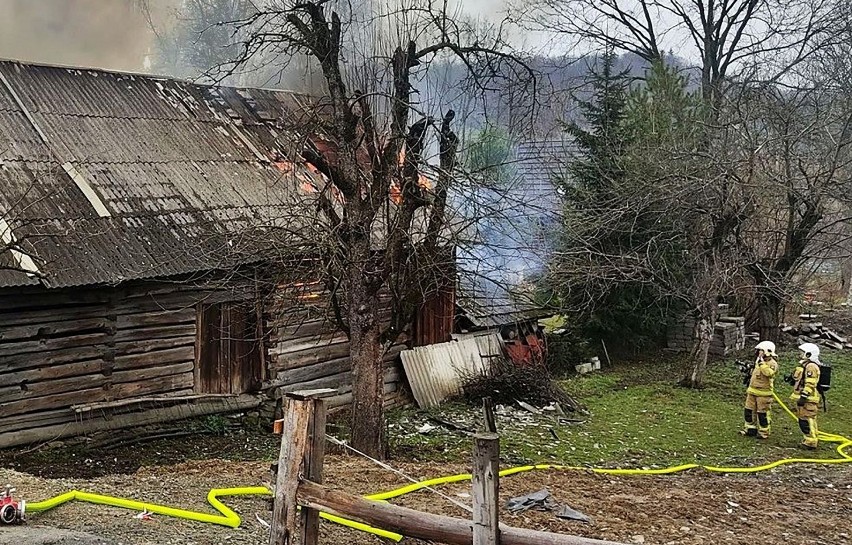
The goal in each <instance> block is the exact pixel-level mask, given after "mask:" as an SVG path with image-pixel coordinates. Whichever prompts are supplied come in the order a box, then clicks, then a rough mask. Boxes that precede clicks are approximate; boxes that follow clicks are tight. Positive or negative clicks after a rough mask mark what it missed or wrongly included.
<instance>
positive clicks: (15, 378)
mask: <svg viewBox="0 0 852 545" xmlns="http://www.w3.org/2000/svg"><path fill="white" fill-rule="evenodd" d="M103 365H104V362H103V360H101V359H95V360H86V361H79V362H75V363H68V364H65V365H52V366H49V367H48V366H42V367H37V368H33V369H22V370H17V369H15V370H9V371H6V372H0V386H12V385H19V384H21V383H31V382H38V381H41V380H55V379H60V378H66V377H76V376H79V375H86V374H90V373H100V372H101V371H102V370H103Z"/></svg>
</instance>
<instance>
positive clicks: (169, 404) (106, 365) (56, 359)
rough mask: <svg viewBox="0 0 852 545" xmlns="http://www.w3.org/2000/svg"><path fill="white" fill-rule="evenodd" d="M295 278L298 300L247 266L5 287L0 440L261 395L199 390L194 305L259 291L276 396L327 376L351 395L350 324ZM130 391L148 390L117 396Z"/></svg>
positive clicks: (392, 386)
mask: <svg viewBox="0 0 852 545" xmlns="http://www.w3.org/2000/svg"><path fill="white" fill-rule="evenodd" d="M300 290H301V294H300V295H299V297H298V300H294V299H293V297H292V290H290V289H284V288H282V289H280V290H276V291H275V293H273V294H272V295H271V296H268V297H265V298H264V297H261V296H260V295H259V293H258V288H257V286H256V285H255V284H254V283H253V282H252V281H251V280H250V276H248V277H246V278H245V279H244V280H243V281H242V282H241V283H239V284H236V283H235V282H231V283H229V284H223V283H222V282H221V281H210V283H209V284H201V283H199V282H165V281H161V282H154V281H152V282H143V283H136V284H130V285H125V286H120V287H117V288H109V287H103V288H86V289H83V288H81V289H73V290H55V291H48V290H43V289H30V288H27V289H15V290H10V289H7V290H0V448H5V447H9V446H14V445H18V444H25V443H32V442H39V441H49V440H53V439H58V438H60V437H68V436H74V435H81V434H85V433H90V432H94V431H103V430H106V429H117V428H121V427H127V426H133V425H139V424H141V423H146V424H149V423H154V422H163V421H167V420H177V419H180V418H186V417H189V416H196V415H199V414H213V413H216V412H229V411H234V410H243V409H245V408H247V407H249V406H257V405H258V404H259V403H260V401H259V400H258V399H257V398H251V397H250V396H245V395H237V393H235V394H234V395H232V396H221V397H219V398H217V397H216V396H206V397H203V398H202V397H201V396H200V395H199V394H205V393H207V392H201V391H200V390H199V387H198V385H199V382H198V372H197V371H198V353H199V342H200V340H199V338H198V335H197V332H198V323H199V310H198V309H199V305H208V304H213V303H222V302H235V301H244V302H252V303H250V304H254V303H253V302H254V301H258V300H260V301H262V302H263V307H262V311H263V318H264V319H263V322H264V327H263V333H264V334H265V336H264V339H263V341H264V342H263V344H262V346H263V347H264V354H263V361H264V362H265V371H266V373H265V375H266V380H265V381H264V383H263V385H262V390H263V391H264V392H265V393H267V394H269V395H268V398H269V399H272V400H275V399H277V398H280V396H281V395H282V394H283V393H284V392H290V391H296V390H306V389H315V388H331V389H333V390H334V393H332V394H330V396H329V397H328V399H327V400H326V402H327V405H328V407H329V408H330V409H335V408H341V407H344V406H347V405H349V404H351V402H352V377H351V365H350V361H349V343H348V342H347V339H346V335H345V334H343V333H340V332H338V331H337V328H336V326H335V325H334V324H333V322H332V321H331V320H329V319H328V318H327V317H326V316H325V312H326V311H327V304H326V303H327V299H326V294H325V293H324V292H323V291H322V290H321V289H318V288H317V287H316V286H308V288H307V289H304V287H302V288H300ZM405 341H406V339H404V338H403V339H400V341H399V342H398V343H397V344H396V345H394V346H393V347H391V348H390V349H389V350H388V352H387V353H386V355H385V358H384V361H385V387H384V389H385V406H386V407H396V406H400V405H403V404H406V403H408V402H409V399H410V398H409V397H408V395H407V394H406V393H405V389H404V387H403V384H404V378H403V375H402V369H401V366H400V365H399V363H398V361H399V358H398V355H399V352H400V351H402V350H403V349H404V348H405V345H404V343H405ZM169 397H173V398H178V399H175V400H174V401H169V400H168V399H165V398H169ZM151 398H153V400H152V399H151ZM191 398H198V399H196V400H195V401H187V400H188V399H191ZM134 399H145V400H146V401H145V402H144V403H142V402H140V403H126V404H125V403H116V402H117V401H118V402H120V401H123V400H134ZM80 406H86V410H80V408H79V407H80ZM72 407H77V409H76V410H75V409H74V408H72Z"/></svg>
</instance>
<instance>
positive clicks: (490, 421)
mask: <svg viewBox="0 0 852 545" xmlns="http://www.w3.org/2000/svg"><path fill="white" fill-rule="evenodd" d="M482 416H483V418H484V420H485V431H487V432H491V433H497V420H495V419H494V402H493V401H491V398H490V397H483V398H482Z"/></svg>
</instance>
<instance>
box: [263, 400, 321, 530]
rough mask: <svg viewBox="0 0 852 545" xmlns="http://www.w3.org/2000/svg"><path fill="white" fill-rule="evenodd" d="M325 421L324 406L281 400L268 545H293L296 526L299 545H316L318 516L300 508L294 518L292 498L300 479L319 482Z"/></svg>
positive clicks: (300, 401)
mask: <svg viewBox="0 0 852 545" xmlns="http://www.w3.org/2000/svg"><path fill="white" fill-rule="evenodd" d="M325 420H326V417H325V403H324V402H323V401H322V400H321V399H316V398H313V397H310V396H307V397H306V396H301V395H298V394H290V395H287V396H286V397H285V398H284V418H283V420H282V422H281V451H280V453H279V455H278V476H277V478H276V484H275V503H274V506H273V511H272V526H271V529H270V533H269V544H270V545H291V544H294V543H295V541H294V539H295V534H296V531H295V530H296V526H297V524H298V525H299V527H300V532H299V535H300V539H299V543H300V545H316V544H317V538H318V534H319V512H318V511H317V510H315V509H309V508H303V509H302V514H301V517H297V506H298V504H297V500H296V494H297V492H298V489H299V481H300V477H304V478H307V479H309V480H311V481H313V482H316V483H319V482H322V464H323V455H324V453H325ZM297 521H299V522H298V523H297Z"/></svg>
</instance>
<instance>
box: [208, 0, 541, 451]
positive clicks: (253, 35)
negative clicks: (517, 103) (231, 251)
mask: <svg viewBox="0 0 852 545" xmlns="http://www.w3.org/2000/svg"><path fill="white" fill-rule="evenodd" d="M234 27H235V29H236V30H237V31H238V33H237V35H238V36H244V37H245V38H244V40H243V41H242V42H241V44H240V47H241V55H240V56H239V57H238V58H236V59H233V62H231V63H229V64H227V65H225V66H223V67H222V73H221V75H227V74H230V73H234V72H235V71H238V70H239V69H240V68H241V67H243V66H245V65H246V64H248V63H250V62H252V59H253V58H256V56H258V55H266V56H267V57H268V58H277V59H279V61H280V62H281V67H282V68H284V67H285V66H284V65H285V63H286V61H287V60H288V59H290V58H292V57H293V56H295V55H299V54H305V55H307V56H308V57H309V58H311V59H312V61H313V62H314V63H316V65H317V66H318V71H319V72H320V74H321V76H322V79H323V80H324V84H325V93H324V94H325V96H323V97H317V98H316V99H315V100H306V101H305V102H304V104H303V105H302V106H303V110H304V111H303V112H302V113H301V114H299V115H297V116H295V117H297V118H298V119H290V120H289V121H288V122H287V123H286V124H285V125H286V127H285V128H286V129H287V138H288V139H290V140H293V139H294V138H297V139H298V141H299V146H298V149H296V150H294V151H295V154H296V155H297V156H299V157H300V159H301V160H306V161H308V162H309V163H310V164H311V165H313V166H314V167H315V168H316V169H317V171H318V172H319V173H320V176H321V179H322V180H323V181H322V183H320V184H319V185H318V186H316V187H315V188H314V193H313V195H314V199H313V201H312V202H313V203H314V205H315V208H314V210H315V213H314V214H313V215H312V216H311V219H309V220H304V219H301V220H299V223H300V224H303V223H308V224H313V229H314V231H315V234H314V236H313V237H311V239H312V240H309V241H305V246H307V248H306V247H302V248H299V249H298V250H299V251H303V252H308V253H312V254H314V255H316V257H317V259H319V262H320V264H321V270H320V271H318V273H317V274H318V276H319V277H321V279H322V281H323V283H324V284H325V285H326V286H327V289H328V291H329V293H330V298H331V310H332V314H333V316H334V318H335V320H336V322H337V323H338V325H339V326H340V327H341V328H342V329H343V330H344V331H345V332H346V333H347V334H348V336H349V339H350V347H351V349H350V350H351V361H352V366H353V379H354V386H353V397H354V401H353V407H352V431H351V440H352V444H353V445H354V446H355V448H358V449H359V450H361V451H363V452H365V453H367V454H369V455H371V456H383V455H384V447H383V445H384V437H383V435H384V434H383V413H382V400H383V373H382V356H383V352H384V350H386V349H387V347H389V346H390V344H391V343H393V342H394V341H395V340H396V339H398V338H399V336H400V335H402V334H403V333H404V332H405V330H406V328H407V326H408V324H409V323H410V321H411V319H412V317H413V314H414V312H415V310H416V309H417V308H418V305H419V304H420V303H422V301H423V300H424V297H425V296H426V295H428V294H429V293H431V292H433V291H435V290H436V289H437V287H438V286H440V285H443V284H445V283H446V281H447V275H448V274H449V273H450V272H451V271H452V251H451V250H452V245H453V243H454V238H453V236H454V233H457V232H458V230H459V224H460V223H462V222H460V221H458V220H459V218H458V217H456V216H455V215H454V214H453V213H452V203H451V202H450V193H451V191H453V187H454V186H455V185H457V184H458V182H459V179H460V168H459V166H458V164H457V159H456V155H457V151H458V147H459V139H458V137H457V136H456V133H455V132H454V130H453V128H452V123H453V120H454V117H455V113H454V111H453V110H447V111H445V112H443V113H442V114H441V115H440V119H438V120H437V121H436V120H435V119H434V118H433V117H432V116H430V115H428V112H427V111H426V109H427V106H428V105H424V104H422V103H420V102H419V101H418V98H417V96H416V94H415V93H414V92H413V87H414V83H415V82H416V81H417V78H419V77H422V76H423V75H424V74H425V73H426V72H427V71H428V70H429V67H430V64H431V63H432V62H433V61H435V60H436V59H440V60H442V61H443V62H457V63H459V64H460V65H461V66H463V67H464V68H465V69H466V70H467V73H468V79H467V81H468V83H470V84H471V85H472V87H473V88H475V89H478V90H480V91H485V90H488V89H493V88H495V87H494V86H493V85H492V84H493V82H495V81H497V80H499V79H512V78H513V79H515V80H521V79H523V80H526V81H529V82H531V84H532V83H533V82H534V78H533V77H532V72H531V71H530V70H529V69H528V67H526V65H525V64H524V63H523V62H522V61H521V60H519V59H518V58H517V57H516V56H514V55H512V54H511V53H510V52H509V51H508V49H507V47H506V46H505V44H504V42H503V40H502V36H501V32H500V29H499V28H490V29H480V28H477V27H476V26H475V25H473V24H471V23H469V22H466V21H465V20H463V19H462V18H460V17H457V16H455V15H454V14H453V13H452V12H451V11H450V9H449V7H448V4H447V3H446V2H443V3H441V2H434V1H431V0H422V1H421V0H407V1H404V2H400V3H397V4H393V5H387V6H382V5H379V4H378V3H375V4H373V3H370V2H367V3H364V4H362V5H358V6H353V5H351V4H347V3H345V2H334V1H331V0H305V1H281V2H270V3H268V4H266V5H264V6H263V7H261V9H259V10H258V11H257V12H256V13H254V14H252V15H251V16H250V17H247V18H244V19H242V20H240V21H236V22H234ZM483 30H484V31H483ZM432 131H434V132H432ZM431 134H435V135H436V136H437V146H435V147H437V150H436V151H437V153H436V158H437V160H436V161H430V160H429V153H430V150H431V149H434V148H432V147H431V146H430V144H431V142H432V140H431V136H430V135H431ZM427 175H428V176H427ZM294 221H296V220H295V219H294ZM291 246H292V245H291ZM293 251H295V250H293V249H291V250H289V252H290V253H287V252H288V250H282V252H283V253H282V255H280V256H278V257H279V259H280V260H281V261H282V262H286V261H287V260H288V259H289V258H290V257H291V256H292V252H293ZM383 299H386V300H389V305H390V312H389V314H385V313H384V312H383V304H382V300H383Z"/></svg>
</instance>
